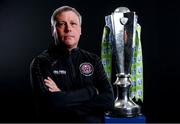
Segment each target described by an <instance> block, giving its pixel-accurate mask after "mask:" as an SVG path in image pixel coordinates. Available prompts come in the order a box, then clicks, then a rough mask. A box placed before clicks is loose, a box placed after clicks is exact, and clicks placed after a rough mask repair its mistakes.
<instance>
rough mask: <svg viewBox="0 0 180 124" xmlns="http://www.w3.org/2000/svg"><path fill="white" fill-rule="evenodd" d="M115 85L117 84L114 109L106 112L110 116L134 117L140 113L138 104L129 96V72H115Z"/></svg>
mask: <svg viewBox="0 0 180 124" xmlns="http://www.w3.org/2000/svg"><path fill="white" fill-rule="evenodd" d="M116 76H117V78H116V81H115V83H114V84H115V85H116V86H117V98H116V100H115V104H114V109H113V110H112V111H111V112H108V113H107V114H108V115H109V116H112V117H135V116H138V115H140V114H141V112H140V106H139V105H137V104H136V103H135V102H133V101H132V99H131V98H130V86H131V82H130V80H129V78H130V75H129V74H117V75H116Z"/></svg>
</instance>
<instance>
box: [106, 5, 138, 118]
mask: <svg viewBox="0 0 180 124" xmlns="http://www.w3.org/2000/svg"><path fill="white" fill-rule="evenodd" d="M106 21H108V23H111V28H112V35H111V36H112V37H111V39H113V40H112V41H113V42H112V50H113V55H114V56H115V60H114V64H115V66H116V81H115V83H114V85H115V86H116V90H117V91H116V93H117V97H116V99H115V103H114V109H113V110H112V111H109V112H108V113H107V115H108V116H113V117H135V116H138V115H140V114H141V110H140V109H141V108H140V106H139V105H137V104H136V103H135V102H134V101H133V100H132V99H131V97H130V87H131V85H132V84H131V79H130V76H131V74H130V70H131V64H132V56H133V49H134V46H135V45H134V42H133V41H134V40H135V33H136V25H137V15H136V14H135V12H130V10H129V9H128V8H126V7H119V8H117V9H116V10H115V11H114V12H113V13H112V14H111V15H109V16H106Z"/></svg>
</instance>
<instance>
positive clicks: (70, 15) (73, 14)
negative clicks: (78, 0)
mask: <svg viewBox="0 0 180 124" xmlns="http://www.w3.org/2000/svg"><path fill="white" fill-rule="evenodd" d="M65 17H68V18H71V19H72V20H78V21H79V23H80V17H79V16H78V14H77V13H76V12H74V11H72V10H65V11H60V12H58V13H57V14H56V16H55V20H56V21H59V19H60V18H61V19H62V18H65Z"/></svg>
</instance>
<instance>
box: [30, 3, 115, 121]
mask: <svg viewBox="0 0 180 124" xmlns="http://www.w3.org/2000/svg"><path fill="white" fill-rule="evenodd" d="M51 25H52V35H53V37H54V42H53V43H52V44H51V45H50V47H49V48H48V50H45V51H44V52H42V53H41V54H40V55H38V56H37V57H35V58H34V59H33V61H32V63H31V66H30V70H31V82H32V85H33V89H34V93H35V96H36V101H37V107H38V112H39V114H38V115H39V119H40V122H87V123H88V122H103V121H104V113H105V111H107V110H109V109H111V108H112V107H113V105H114V96H113V90H112V86H111V84H110V83H109V82H108V80H107V77H106V74H105V72H104V69H103V66H102V63H101V61H100V58H99V57H97V56H96V55H94V54H92V53H89V52H87V51H85V50H82V49H80V48H78V42H79V39H80V35H81V15H80V14H79V12H77V11H76V10H75V9H74V8H72V7H69V6H63V7H60V8H58V9H56V10H55V11H54V13H53V15H52V17H51Z"/></svg>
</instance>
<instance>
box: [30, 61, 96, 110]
mask: <svg viewBox="0 0 180 124" xmlns="http://www.w3.org/2000/svg"><path fill="white" fill-rule="evenodd" d="M47 63H48V62H46V61H45V60H43V59H41V58H38V57H36V58H35V59H34V60H33V61H32V63H31V65H30V76H31V84H32V86H33V90H34V95H35V97H36V101H37V102H38V104H39V103H40V104H42V105H43V104H45V103H44V102H46V103H47V104H51V105H52V106H53V107H54V108H55V109H58V108H60V109H62V108H63V109H64V108H67V107H74V106H78V105H81V104H82V103H83V102H86V101H89V100H90V99H92V98H93V97H94V96H95V95H97V91H96V88H95V87H94V86H87V87H84V88H81V89H79V90H74V91H70V92H63V91H60V92H55V93H52V92H50V91H48V89H47V88H46V86H45V85H44V79H45V78H46V77H47V76H49V75H50V72H49V70H48V69H47V67H48V66H47V65H48V64H47Z"/></svg>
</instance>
